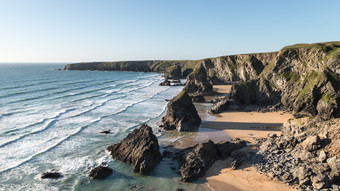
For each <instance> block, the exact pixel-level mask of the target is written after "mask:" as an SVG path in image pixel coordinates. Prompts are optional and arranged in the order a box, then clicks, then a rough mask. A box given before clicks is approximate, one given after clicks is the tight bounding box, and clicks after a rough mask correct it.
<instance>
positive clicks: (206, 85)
mask: <svg viewBox="0 0 340 191" xmlns="http://www.w3.org/2000/svg"><path fill="white" fill-rule="evenodd" d="M183 90H185V91H187V92H188V93H211V92H212V91H213V87H212V84H211V83H210V81H209V79H208V75H207V72H206V70H205V68H204V67H203V66H202V65H199V66H198V67H197V68H195V69H194V71H193V72H192V73H191V74H189V76H188V77H187V81H186V83H185V87H184V89H183Z"/></svg>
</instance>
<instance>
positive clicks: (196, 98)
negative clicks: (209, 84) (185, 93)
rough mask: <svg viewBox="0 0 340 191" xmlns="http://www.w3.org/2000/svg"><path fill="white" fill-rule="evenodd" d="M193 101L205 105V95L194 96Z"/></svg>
mask: <svg viewBox="0 0 340 191" xmlns="http://www.w3.org/2000/svg"><path fill="white" fill-rule="evenodd" d="M191 100H192V102H195V103H204V102H205V99H204V95H203V94H196V95H192V96H191Z"/></svg>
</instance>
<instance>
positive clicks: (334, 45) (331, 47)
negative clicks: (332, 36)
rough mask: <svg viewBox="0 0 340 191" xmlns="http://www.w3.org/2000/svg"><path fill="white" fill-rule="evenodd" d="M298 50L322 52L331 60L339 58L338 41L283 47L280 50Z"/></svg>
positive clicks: (339, 44) (339, 46)
mask: <svg viewBox="0 0 340 191" xmlns="http://www.w3.org/2000/svg"><path fill="white" fill-rule="evenodd" d="M300 48H315V49H320V50H322V51H324V52H325V53H326V54H327V55H328V56H329V57H331V58H340V41H334V42H324V43H312V44H295V45H291V46H286V47H283V48H282V50H296V49H300Z"/></svg>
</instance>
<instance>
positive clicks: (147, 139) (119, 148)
mask: <svg viewBox="0 0 340 191" xmlns="http://www.w3.org/2000/svg"><path fill="white" fill-rule="evenodd" d="M107 150H108V151H110V152H111V156H112V158H114V159H116V160H119V161H122V162H126V163H129V164H132V165H134V168H133V171H134V172H137V173H140V174H148V173H149V172H150V171H151V170H152V169H153V168H154V167H155V166H156V165H157V164H158V163H159V161H160V160H161V153H160V151H159V145H158V140H157V137H156V136H155V135H154V134H153V132H152V129H151V127H149V126H148V125H146V124H143V125H142V126H141V127H140V128H139V129H135V130H133V131H132V132H131V133H129V135H128V136H127V137H126V138H125V139H123V140H122V141H121V142H120V143H117V144H114V145H111V146H109V147H108V148H107Z"/></svg>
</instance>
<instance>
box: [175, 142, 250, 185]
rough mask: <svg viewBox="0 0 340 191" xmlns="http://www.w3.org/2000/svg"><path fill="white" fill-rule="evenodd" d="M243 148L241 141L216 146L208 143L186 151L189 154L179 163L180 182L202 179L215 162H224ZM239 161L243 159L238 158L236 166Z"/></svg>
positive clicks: (243, 144) (243, 143)
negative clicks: (231, 154) (234, 152)
mask: <svg viewBox="0 0 340 191" xmlns="http://www.w3.org/2000/svg"><path fill="white" fill-rule="evenodd" d="M243 146H245V142H244V141H242V140H236V141H235V142H229V141H226V142H221V143H217V144H215V143H213V142H212V141H208V142H206V143H201V144H197V145H196V146H194V147H193V148H189V149H187V150H188V151H189V152H187V154H186V155H185V156H184V157H183V161H179V163H180V166H181V168H180V171H181V176H182V181H184V182H192V181H195V180H196V179H197V178H199V177H202V176H203V175H204V173H205V172H206V171H207V170H208V169H209V168H210V167H211V166H212V165H213V164H214V163H215V161H217V160H224V159H225V158H226V157H227V156H229V155H230V153H232V152H233V151H236V150H238V149H240V148H242V147H243ZM184 154H185V153H184ZM241 160H243V159H241V158H240V159H239V163H238V164H240V163H241Z"/></svg>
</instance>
